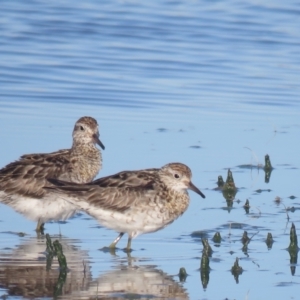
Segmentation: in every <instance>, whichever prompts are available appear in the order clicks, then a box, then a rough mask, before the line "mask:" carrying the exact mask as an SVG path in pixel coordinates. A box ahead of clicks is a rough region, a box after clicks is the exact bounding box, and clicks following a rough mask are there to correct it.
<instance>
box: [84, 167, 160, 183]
mask: <svg viewBox="0 0 300 300" xmlns="http://www.w3.org/2000/svg"><path fill="white" fill-rule="evenodd" d="M158 170H159V169H154V168H153V169H145V170H139V171H123V172H119V173H117V174H115V175H111V176H107V177H102V178H99V179H97V180H94V181H93V182H91V183H89V184H90V185H97V186H99V187H143V186H145V185H147V184H148V183H149V181H151V180H152V175H153V174H156V173H157V172H158Z"/></svg>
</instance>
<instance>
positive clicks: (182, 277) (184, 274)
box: [178, 267, 188, 282]
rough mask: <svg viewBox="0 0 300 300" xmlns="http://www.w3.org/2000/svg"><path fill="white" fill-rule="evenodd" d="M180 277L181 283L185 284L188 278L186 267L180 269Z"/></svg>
mask: <svg viewBox="0 0 300 300" xmlns="http://www.w3.org/2000/svg"><path fill="white" fill-rule="evenodd" d="M178 277H179V281H180V282H185V280H186V278H187V277H188V273H187V272H186V269H185V268H184V267H181V268H180V269H179V273H178Z"/></svg>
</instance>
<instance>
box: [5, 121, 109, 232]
mask: <svg viewBox="0 0 300 300" xmlns="http://www.w3.org/2000/svg"><path fill="white" fill-rule="evenodd" d="M96 144H98V145H99V146H100V147H101V148H102V149H104V145H103V144H102V142H101V141H100V139H99V131H98V124H97V121H96V120H95V119H94V118H92V117H82V118H80V119H79V120H78V121H77V122H76V124H75V127H74V130H73V145H72V148H71V149H64V150H58V151H56V152H52V153H38V154H27V155H23V156H21V158H20V159H19V160H17V161H15V162H12V163H10V164H8V165H7V166H5V167H4V168H3V169H1V170H0V202H2V203H4V204H7V205H9V206H11V207H12V208H14V209H15V210H16V211H17V212H19V213H21V214H23V215H25V216H26V217H27V218H29V219H31V220H33V221H36V222H38V224H37V228H36V230H37V231H38V232H39V231H43V226H44V223H45V222H47V221H51V220H65V219H67V218H69V217H71V216H72V215H73V214H74V213H75V212H76V207H74V205H71V204H70V203H69V202H67V201H65V202H63V201H59V202H56V201H53V197H51V199H49V197H48V194H49V192H48V191H47V190H46V189H44V188H43V187H44V186H45V185H46V184H47V185H49V182H48V181H47V178H48V177H50V178H57V179H60V180H67V181H70V182H76V183H87V182H90V181H92V180H93V179H94V178H95V176H96V175H97V174H98V172H99V170H100V169H101V167H102V156H101V152H100V150H99V149H98V148H97V147H96Z"/></svg>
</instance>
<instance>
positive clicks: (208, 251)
mask: <svg viewBox="0 0 300 300" xmlns="http://www.w3.org/2000/svg"><path fill="white" fill-rule="evenodd" d="M201 241H202V245H203V250H202V252H203V253H205V254H206V255H207V256H208V257H211V255H212V253H213V250H212V248H211V246H210V245H209V243H208V239H206V238H205V239H202V240H201Z"/></svg>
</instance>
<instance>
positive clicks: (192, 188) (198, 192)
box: [189, 181, 205, 198]
mask: <svg viewBox="0 0 300 300" xmlns="http://www.w3.org/2000/svg"><path fill="white" fill-rule="evenodd" d="M189 189H190V190H192V191H194V192H195V193H197V194H198V195H200V196H201V197H202V198H205V195H204V194H203V193H202V192H201V191H200V190H199V189H198V188H197V187H196V186H195V185H194V184H193V183H192V182H191V181H190V183H189Z"/></svg>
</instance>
